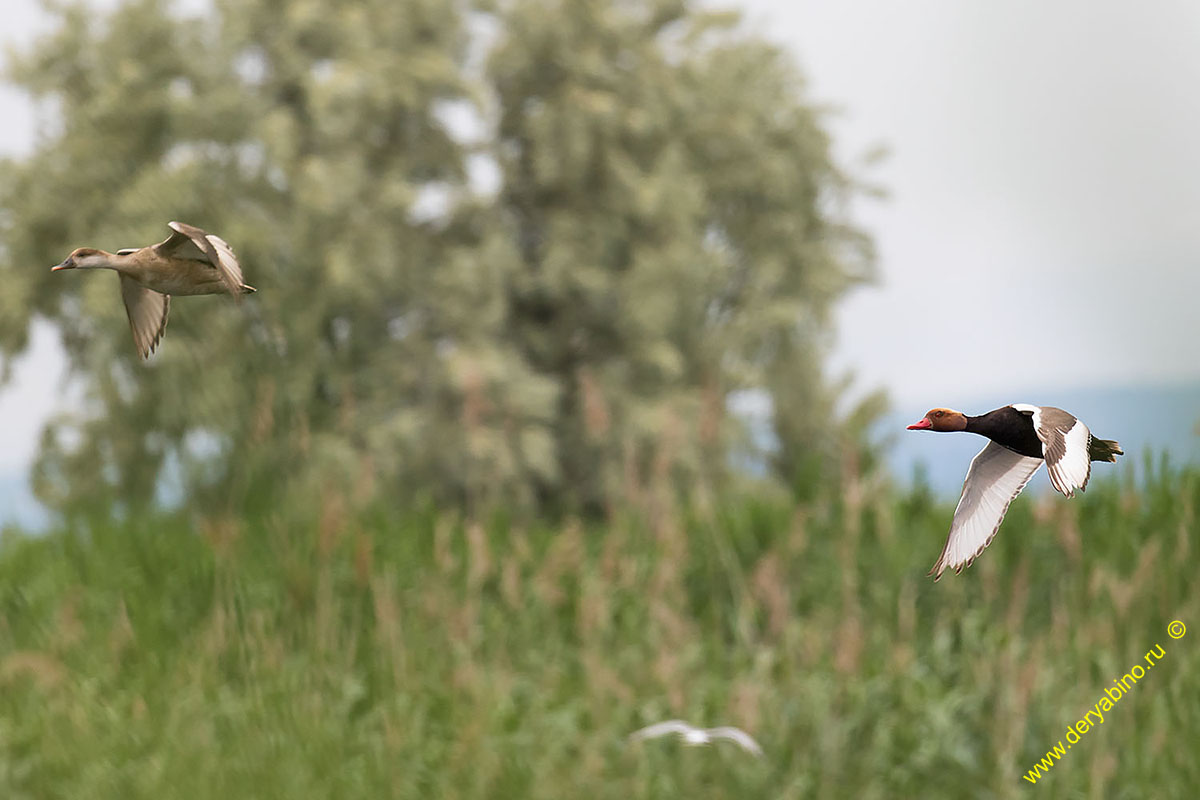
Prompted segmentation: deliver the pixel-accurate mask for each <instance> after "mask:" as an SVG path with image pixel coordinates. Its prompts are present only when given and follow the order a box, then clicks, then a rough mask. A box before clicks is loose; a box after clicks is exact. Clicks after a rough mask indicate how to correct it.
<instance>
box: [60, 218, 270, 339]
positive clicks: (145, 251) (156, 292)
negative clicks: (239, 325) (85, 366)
mask: <svg viewBox="0 0 1200 800" xmlns="http://www.w3.org/2000/svg"><path fill="white" fill-rule="evenodd" d="M167 226H168V227H169V228H170V229H171V235H170V236H168V237H167V238H166V239H164V240H163V241H161V242H159V243H158V244H153V245H149V246H148V247H134V248H129V249H126V250H118V251H117V252H116V253H109V252H106V251H104V250H96V249H94V248H91V247H80V248H79V249H77V250H75V251H73V252H72V253H71V255H69V256H67V257H66V259H64V260H63V262H62V263H61V264H57V265H55V266H53V267H51V268H50V270H51V272H57V271H58V270H62V269H111V270H115V271H116V272H117V273H118V274H119V275H120V277H121V299H122V300H124V301H125V311H126V313H127V314H129V327H130V328H132V329H133V343H134V344H135V345H136V346H137V350H138V354H139V355H141V357H142V358H148V357H149V356H150V353H151V352H153V350H154V348H155V346H156V345H157V344H158V342H159V340H160V339H162V335H163V331H164V330H166V328H167V313H168V312H169V311H170V308H171V295H173V294H177V295H187V294H231V295H233V296H234V297H238V296H240V295H243V294H249V293H251V292H253V291H255V288H254V287H253V286H247V285H246V284H245V282H243V280H242V268H241V267H240V266H239V265H238V261H237V257H236V256H234V254H233V249H232V248H231V247H230V246H229V245H228V244H226V243H225V240H224V239H222V238H221V237H220V236H217V235H215V234H212V233H205V232H204V231H202V230H200V229H199V228H197V227H195V226H193V225H186V224H184V223H182V222H170V223H167Z"/></svg>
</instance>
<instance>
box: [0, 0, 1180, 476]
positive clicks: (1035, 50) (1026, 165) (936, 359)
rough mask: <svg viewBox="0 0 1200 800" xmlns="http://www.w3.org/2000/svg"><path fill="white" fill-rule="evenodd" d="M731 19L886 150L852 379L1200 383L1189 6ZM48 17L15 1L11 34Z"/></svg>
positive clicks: (5, 102) (900, 387) (843, 359)
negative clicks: (779, 48)
mask: <svg viewBox="0 0 1200 800" xmlns="http://www.w3.org/2000/svg"><path fill="white" fill-rule="evenodd" d="M108 4H109V3H107V2H106V3H105V5H108ZM190 5H191V4H190ZM741 5H742V7H743V8H745V9H746V10H747V12H748V14H749V20H750V24H751V26H752V27H754V28H755V29H756V30H758V31H760V32H762V33H763V34H765V35H767V36H769V37H771V38H773V39H775V40H777V41H779V42H780V43H782V44H784V45H785V46H786V47H788V48H789V49H790V50H791V51H792V52H793V53H794V54H795V57H796V59H797V61H798V62H799V64H800V66H801V68H802V70H803V71H804V73H805V75H806V76H807V78H808V80H809V97H810V99H812V100H815V101H817V102H819V103H822V104H828V105H832V106H836V107H838V108H839V109H840V112H839V113H838V114H837V115H836V116H833V117H831V118H830V120H829V126H830V128H831V130H832V132H833V134H834V136H835V141H836V146H837V153H838V155H839V157H840V158H841V159H842V161H843V162H844V163H846V164H850V165H852V164H853V163H854V162H855V160H856V159H858V158H859V157H860V156H862V155H863V154H865V153H866V152H867V151H868V150H869V149H870V148H872V147H873V146H875V145H879V144H883V145H886V146H887V147H888V148H889V149H890V151H891V156H890V157H889V158H888V160H886V161H885V162H883V163H882V164H880V165H877V166H876V167H874V168H872V169H871V170H870V171H869V172H867V173H866V176H867V177H869V178H871V179H872V180H874V181H877V182H879V183H882V184H883V185H884V186H886V187H887V188H888V189H889V190H890V192H891V197H890V199H888V200H886V201H882V202H870V203H864V204H862V207H861V208H860V209H859V211H858V215H859V220H860V222H861V223H862V224H863V225H864V226H866V227H867V228H868V229H869V230H870V232H871V233H872V234H873V235H874V237H875V239H876V242H877V244H878V247H879V271H880V284H879V285H878V286H876V287H870V288H865V289H860V290H858V291H857V292H856V293H855V294H854V295H853V296H852V297H851V298H850V299H849V300H848V301H846V302H845V303H844V304H843V306H842V308H841V311H840V312H839V314H838V323H839V329H838V340H837V345H836V351H835V365H836V366H837V367H838V368H839V369H853V370H854V371H855V372H856V373H857V375H858V376H859V385H860V386H862V387H864V388H870V387H874V386H884V387H886V388H887V389H888V390H889V391H890V392H891V394H892V396H893V398H894V399H895V401H896V402H897V404H899V405H917V406H922V407H923V406H926V405H928V406H935V405H948V406H954V405H959V404H961V400H963V399H968V400H978V399H979V398H982V397H988V396H991V395H994V402H993V403H992V405H989V408H990V407H992V406H994V405H1003V404H1004V403H1007V402H1013V401H1020V400H1022V399H1025V398H1023V397H1022V396H1015V394H1014V393H1020V392H1029V391H1034V392H1036V394H1037V396H1036V397H1034V398H1029V399H1031V400H1033V401H1034V402H1052V392H1053V390H1054V389H1056V388H1065V387H1080V386H1090V385H1113V384H1118V385H1120V384H1133V383H1142V382H1150V381H1154V382H1158V381H1184V380H1194V379H1198V378H1200V346H1198V345H1200V304H1198V300H1200V46H1197V43H1198V42H1200V3H1197V2H1195V0H1157V2H1154V3H1137V4H1135V3H1128V2H1120V3H1117V2H1112V1H1111V0H1104V1H1101V2H1097V0H1057V1H1056V2H1054V3H1044V2H1035V0H1006V1H1005V2H1003V3H959V2H953V0H939V2H933V1H932V0H908V2H904V3H899V2H895V0H838V1H837V2H828V0H743V2H742V4H741ZM35 9H36V3H35V0H5V2H4V27H3V30H0V40H3V41H5V42H6V43H10V42H20V41H21V40H23V39H26V38H28V37H29V36H30V34H31V31H32V30H33V28H34V26H35V24H36V21H37V13H36V11H35ZM0 118H3V119H4V120H5V124H4V125H2V126H0V152H3V153H8V154H13V153H16V154H19V153H23V152H28V150H29V149H30V147H31V146H32V145H31V142H32V137H33V121H32V118H31V115H30V109H29V107H28V105H27V104H26V103H25V102H24V101H23V99H22V98H21V96H20V95H18V94H16V93H14V92H12V91H11V90H10V89H7V88H3V87H0ZM64 213H70V209H64ZM44 266H46V265H31V267H30V268H41V267H44ZM114 302H115V300H114ZM55 348H56V345H55V342H54V336H53V332H52V331H50V330H49V329H46V330H42V331H40V332H39V335H38V336H35V338H34V348H33V351H32V352H31V354H30V355H29V356H28V357H27V358H25V359H23V360H22V361H21V362H20V363H19V364H18V372H17V378H16V381H15V383H14V384H13V385H11V386H10V387H9V388H7V389H6V390H4V391H3V392H0V419H3V420H5V422H4V425H3V427H2V428H0V473H4V472H6V471H11V469H13V468H19V467H21V466H23V465H24V464H26V463H27V462H28V460H29V458H30V455H31V453H32V450H33V447H34V445H35V443H36V433H37V429H38V428H39V426H40V424H41V420H42V419H43V418H44V416H45V415H46V414H47V413H49V412H50V411H51V410H52V409H53V407H54V403H55V397H56V381H57V376H58V374H59V372H60V369H61V359H59V358H58V356H57V355H56V353H55ZM967 410H969V411H982V410H985V409H973V408H969V409H967Z"/></svg>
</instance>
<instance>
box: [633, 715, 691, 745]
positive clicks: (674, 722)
mask: <svg viewBox="0 0 1200 800" xmlns="http://www.w3.org/2000/svg"><path fill="white" fill-rule="evenodd" d="M694 730H696V729H695V728H693V727H692V726H691V725H688V724H687V723H686V722H684V721H683V720H680V719H670V720H667V721H666V722H656V723H654V724H653V725H647V726H646V727H644V728H642V729H640V730H636V731H634V732H633V733H631V734H629V739H630V741H638V740H640V739H654V738H657V737H659V736H666V735H667V734H669V733H678V734H680V735H684V734H687V733H689V732H691V731H694Z"/></svg>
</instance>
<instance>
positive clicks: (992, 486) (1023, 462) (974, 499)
mask: <svg viewBox="0 0 1200 800" xmlns="http://www.w3.org/2000/svg"><path fill="white" fill-rule="evenodd" d="M1041 465H1042V459H1040V458H1030V457H1028V456H1023V455H1020V454H1018V453H1014V452H1013V451H1012V450H1009V449H1008V448H1007V447H1003V446H1001V445H998V444H996V443H995V442H988V443H987V445H986V446H985V447H984V448H983V449H982V450H980V451H979V455H977V456H975V458H974V460H972V461H971V468H970V469H969V470H967V479H966V481H964V482H963V491H962V496H961V497H960V498H959V500H958V507H957V508H955V509H954V521H953V522H951V523H950V535H949V536H948V537H947V538H946V546H945V547H943V548H942V554H941V555H940V556H938V560H937V562H936V563H934V565H933V569H931V570H929V574H930V575H932V576H934V580H937V579H939V578H941V577H942V573H943V572H945V571H946V568H947V567H949V568H950V569H953V570H954V571H955V572H962V570H963V567H969V566H971V562H972V561H974V560H975V559H976V558H978V557H979V554H980V553H982V552H983V551H984V549H985V548H986V547H987V546H988V545H989V544H991V543H992V539H993V538H994V537H995V536H996V531H997V530H999V528H1000V523H1001V522H1002V521H1003V520H1004V514H1005V512H1007V511H1008V506H1009V504H1010V503H1012V501H1013V498H1014V497H1016V496H1017V495H1018V494H1020V493H1021V490H1022V489H1024V488H1025V484H1027V483H1029V479H1030V478H1032V477H1033V473H1034V472H1036V471H1037V468H1038V467H1040V466H1041Z"/></svg>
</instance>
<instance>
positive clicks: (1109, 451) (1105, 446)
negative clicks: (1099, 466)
mask: <svg viewBox="0 0 1200 800" xmlns="http://www.w3.org/2000/svg"><path fill="white" fill-rule="evenodd" d="M1123 455H1125V451H1124V450H1122V449H1121V445H1120V444H1118V443H1117V442H1114V441H1113V440H1112V439H1097V438H1096V437H1094V436H1093V437H1092V438H1091V440H1090V441H1089V442H1088V457H1089V458H1090V459H1091V460H1092V461H1116V460H1117V456H1123Z"/></svg>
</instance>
